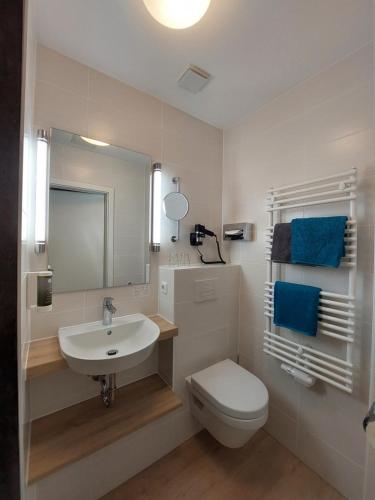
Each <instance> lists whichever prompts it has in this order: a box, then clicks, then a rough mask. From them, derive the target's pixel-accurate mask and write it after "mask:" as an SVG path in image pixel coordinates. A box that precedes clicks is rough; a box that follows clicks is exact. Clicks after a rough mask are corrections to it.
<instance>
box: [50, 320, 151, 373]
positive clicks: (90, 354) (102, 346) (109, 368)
mask: <svg viewBox="0 0 375 500" xmlns="http://www.w3.org/2000/svg"><path fill="white" fill-rule="evenodd" d="M58 335H59V343H60V349H61V352H62V355H63V356H64V358H65V359H66V361H67V363H68V365H69V367H70V368H71V369H72V370H74V371H76V372H79V373H84V374H85V375H108V374H110V373H117V372H120V371H122V370H127V369H129V368H132V367H133V366H136V365H138V364H139V363H142V361H144V360H145V359H146V358H148V356H150V354H151V353H152V351H153V349H154V347H155V343H156V341H157V340H158V338H159V335H160V329H159V327H158V326H157V325H156V323H154V322H153V321H151V320H150V319H149V318H147V316H145V315H143V314H130V315H128V316H122V317H120V318H113V322H112V325H111V326H105V325H103V323H102V322H101V321H96V322H95V323H84V324H81V325H76V326H68V327H66V328H60V329H59V333H58Z"/></svg>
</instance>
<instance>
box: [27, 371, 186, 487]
mask: <svg viewBox="0 0 375 500" xmlns="http://www.w3.org/2000/svg"><path fill="white" fill-rule="evenodd" d="M181 406H182V401H181V400H180V399H179V398H178V397H177V396H176V394H174V392H173V391H172V390H171V389H170V388H169V387H168V386H167V385H166V384H165V382H163V381H162V380H161V378H160V377H159V376H158V375H151V376H150V377H147V378H144V379H142V380H139V381H137V382H134V383H132V384H129V385H126V386H124V387H121V388H120V389H118V390H117V393H116V400H115V403H114V406H113V407H112V408H106V407H105V406H104V404H103V402H102V400H101V397H100V396H98V397H95V398H92V399H88V400H87V401H83V402H82V403H79V404H76V405H74V406H70V407H68V408H64V409H63V410H60V411H58V412H56V413H52V414H51V415H47V416H45V417H42V418H39V419H38V420H34V421H33V422H32V423H31V443H30V454H29V477H28V482H29V483H33V482H35V481H38V480H39V479H41V478H43V477H45V476H47V475H49V474H52V473H53V472H56V471H57V470H59V469H61V468H62V467H64V466H65V465H68V464H70V463H72V462H76V461H77V460H80V459H81V458H83V457H86V456H88V455H90V454H91V453H94V452H95V451H97V450H99V449H101V448H104V447H105V446H108V445H109V444H111V443H113V442H115V441H117V440H118V439H121V438H122V437H124V436H126V435H128V434H130V433H132V432H134V431H136V430H138V429H140V428H141V427H143V426H145V425H147V424H148V423H150V422H152V421H153V420H156V419H158V418H160V417H162V416H163V415H166V414H167V413H169V412H172V411H174V410H176V409H177V408H179V407H181ZM93 436H95V439H93V438H92V437H93Z"/></svg>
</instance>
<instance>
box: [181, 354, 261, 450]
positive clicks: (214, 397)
mask: <svg viewBox="0 0 375 500" xmlns="http://www.w3.org/2000/svg"><path fill="white" fill-rule="evenodd" d="M186 382H187V385H188V388H189V392H190V406H191V411H192V414H193V415H194V416H195V417H196V418H197V420H198V421H199V422H200V423H201V424H202V426H203V427H205V428H206V429H207V430H208V431H209V432H210V433H211V434H212V435H213V436H214V437H215V438H216V439H217V440H218V441H219V442H220V443H221V444H223V445H224V446H228V447H229V448H239V447H240V446H243V445H244V444H245V443H246V442H247V441H248V440H249V439H250V438H251V436H252V435H253V434H254V433H255V432H256V431H257V430H258V429H260V428H261V427H262V426H263V425H264V424H265V423H266V421H267V417H268V391H267V388H266V386H265V385H264V384H263V382H261V381H260V380H259V379H258V378H257V377H256V376H255V375H253V374H252V373H250V372H248V371H247V370H245V369H244V368H242V367H241V366H239V365H237V364H236V363H234V362H233V361H231V360H230V359H226V360H224V361H220V362H219V363H216V364H215V365H212V366H210V367H208V368H205V369H204V370H201V371H199V372H197V373H194V374H193V375H190V376H189V377H187V378H186Z"/></svg>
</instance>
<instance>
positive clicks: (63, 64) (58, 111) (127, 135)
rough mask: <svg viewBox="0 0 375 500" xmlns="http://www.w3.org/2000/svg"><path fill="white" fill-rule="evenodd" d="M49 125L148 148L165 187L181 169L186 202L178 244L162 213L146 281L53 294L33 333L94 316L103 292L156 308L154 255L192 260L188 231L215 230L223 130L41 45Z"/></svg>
mask: <svg viewBox="0 0 375 500" xmlns="http://www.w3.org/2000/svg"><path fill="white" fill-rule="evenodd" d="M49 127H55V128H59V129H62V130H67V131H69V132H74V133H76V134H80V135H85V136H89V137H93V138H96V139H101V140H103V141H105V142H109V143H112V144H114V145H117V146H120V147H124V148H129V149H133V150H135V151H139V152H142V153H145V154H149V155H151V157H152V160H153V162H162V165H163V186H162V190H163V194H166V193H167V192H169V191H174V190H175V186H174V185H173V183H172V177H173V176H180V177H181V190H182V191H183V192H184V193H185V194H186V195H187V197H188V198H189V203H190V210H189V214H188V215H187V217H186V218H185V219H184V220H183V221H182V224H181V225H182V228H181V241H179V242H178V243H176V244H173V243H171V241H170V238H171V236H172V234H173V231H174V230H175V225H174V223H173V222H172V221H169V220H168V219H167V218H166V217H165V216H164V215H163V216H162V241H161V253H160V255H153V256H152V257H153V258H152V262H151V273H152V276H151V281H152V282H151V285H150V286H147V287H143V286H141V287H119V288H115V289H111V291H110V292H109V291H108V290H102V291H92V292H87V293H83V292H82V293H66V294H61V295H57V296H56V297H54V308H53V312H51V313H47V314H40V313H35V314H33V315H32V338H34V339H35V338H40V337H48V336H51V335H56V333H57V328H58V327H59V326H64V325H69V324H75V323H82V322H84V321H95V320H97V319H98V318H99V317H100V316H101V314H102V310H101V305H102V299H103V297H105V296H106V295H108V294H109V293H110V295H111V296H112V297H114V299H115V301H114V302H115V305H116V307H117V309H118V314H126V313H130V312H143V313H146V314H147V313H154V312H155V311H156V306H157V290H156V287H155V283H156V281H157V273H158V271H157V265H158V263H162V264H163V263H168V258H169V253H170V252H172V253H176V252H179V253H181V252H189V253H190V258H191V262H192V263H193V262H197V261H198V258H197V254H196V252H194V251H193V250H192V248H191V247H190V245H189V238H188V235H189V232H190V230H191V227H192V225H193V224H195V223H201V224H205V225H207V227H209V228H211V229H213V230H214V231H217V232H220V229H221V191H222V131H221V130H219V129H217V128H215V127H212V126H210V125H208V124H206V123H203V122H201V121H199V120H197V119H195V118H193V117H191V116H189V115H187V114H185V113H183V112H181V111H178V110H177V109H175V108H173V107H171V106H168V105H166V104H164V103H163V102H161V101H159V100H158V99H156V98H154V97H152V96H150V95H148V94H145V93H144V92H140V91H138V90H136V89H134V88H132V87H129V86H127V85H125V84H124V83H122V82H119V81H118V80H115V79H113V78H110V77H108V76H106V75H104V74H103V73H99V72H98V71H95V70H94V69H91V68H89V67H87V66H84V65H82V64H79V63H78V62H76V61H73V60H72V59H69V58H67V57H64V56H62V55H60V54H58V53H56V52H54V51H52V50H49V49H47V48H45V47H43V46H39V47H38V53H37V73H36V93H35V128H49ZM210 243H211V244H213V242H209V241H208V242H207V243H206V245H208V246H209V245H210ZM211 249H212V247H211V248H208V250H211ZM208 255H209V254H208ZM45 266H46V261H45V259H43V258H41V259H38V260H36V262H35V263H34V268H35V269H37V268H39V269H43V268H45Z"/></svg>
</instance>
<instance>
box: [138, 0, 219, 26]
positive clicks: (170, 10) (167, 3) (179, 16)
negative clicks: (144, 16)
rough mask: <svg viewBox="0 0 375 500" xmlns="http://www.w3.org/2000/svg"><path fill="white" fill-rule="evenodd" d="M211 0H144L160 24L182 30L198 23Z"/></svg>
mask: <svg viewBox="0 0 375 500" xmlns="http://www.w3.org/2000/svg"><path fill="white" fill-rule="evenodd" d="M210 2H211V0H143V3H144V4H145V6H146V8H147V10H148V11H149V13H150V14H151V15H152V17H154V18H155V19H156V20H157V21H158V22H159V23H160V24H164V26H167V27H168V28H173V29H175V30H181V29H184V28H189V27H190V26H193V25H194V24H196V23H197V22H198V21H199V20H200V19H202V17H203V16H204V15H205V13H206V12H207V9H208V7H209V6H210Z"/></svg>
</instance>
